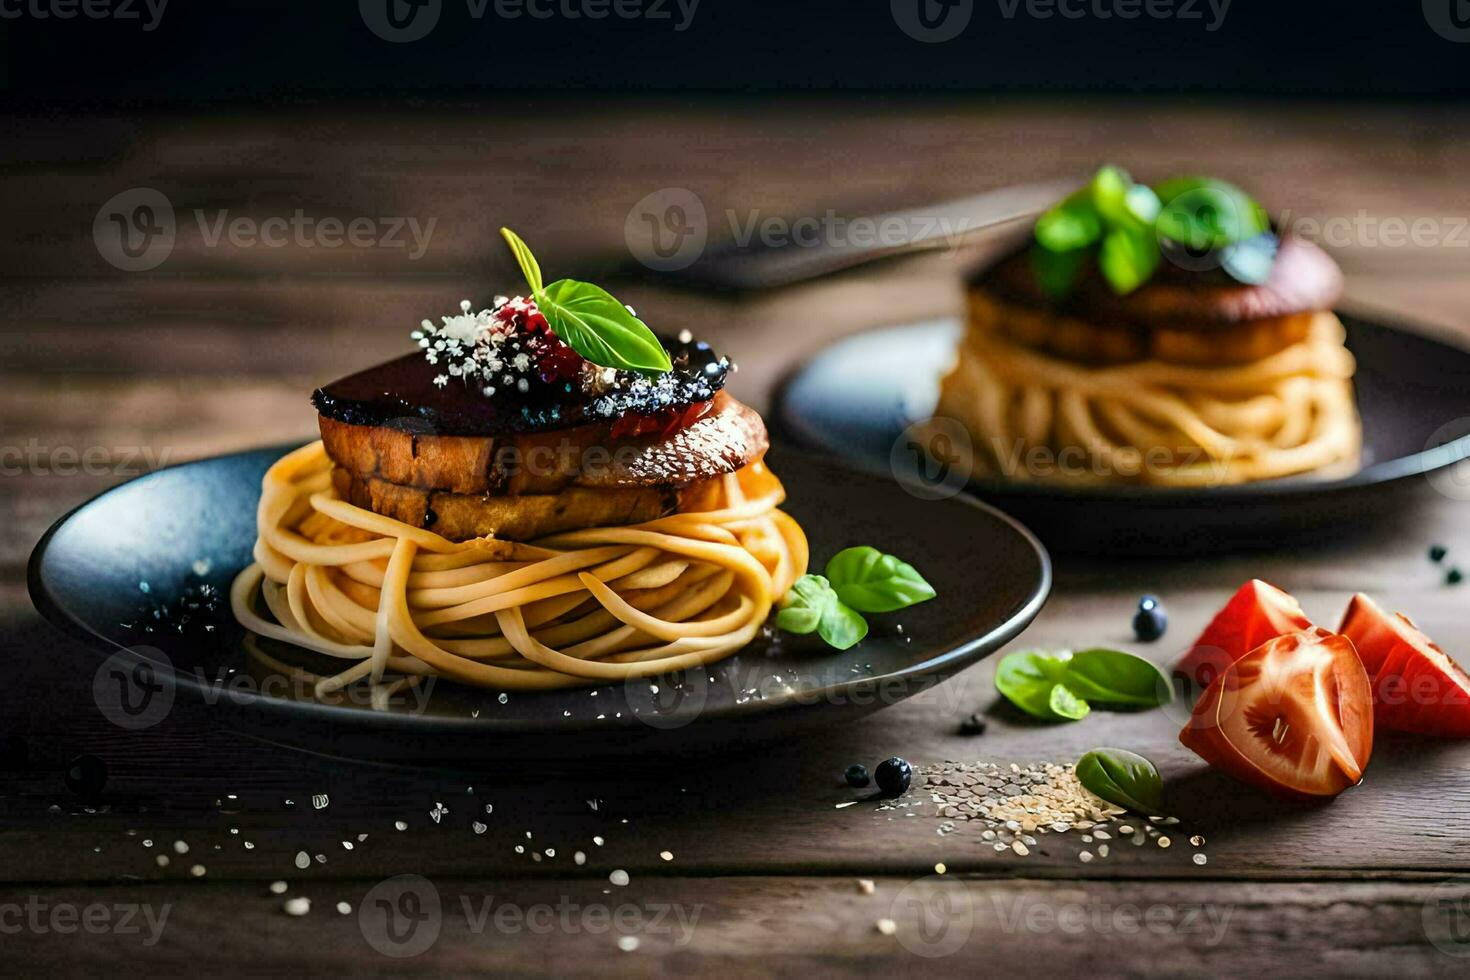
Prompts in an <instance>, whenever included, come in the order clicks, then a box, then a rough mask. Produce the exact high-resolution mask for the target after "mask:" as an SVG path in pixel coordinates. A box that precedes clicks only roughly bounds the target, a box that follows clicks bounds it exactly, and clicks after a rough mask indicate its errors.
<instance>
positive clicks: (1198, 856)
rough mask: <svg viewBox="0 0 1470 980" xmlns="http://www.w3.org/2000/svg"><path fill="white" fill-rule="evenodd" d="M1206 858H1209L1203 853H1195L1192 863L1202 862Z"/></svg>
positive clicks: (1206, 859)
mask: <svg viewBox="0 0 1470 980" xmlns="http://www.w3.org/2000/svg"><path fill="white" fill-rule="evenodd" d="M1208 860H1209V858H1207V857H1205V856H1204V855H1203V854H1196V855H1195V856H1194V863H1195V864H1204V863H1205V862H1206V861H1208Z"/></svg>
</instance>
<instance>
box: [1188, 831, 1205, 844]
mask: <svg viewBox="0 0 1470 980" xmlns="http://www.w3.org/2000/svg"><path fill="white" fill-rule="evenodd" d="M1189 842H1190V843H1191V844H1193V845H1194V846H1195V847H1204V846H1205V839H1204V837H1202V836H1201V835H1199V834H1195V835H1194V836H1193V837H1191V838H1190V839H1189Z"/></svg>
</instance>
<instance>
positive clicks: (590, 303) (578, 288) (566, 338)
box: [536, 279, 673, 374]
mask: <svg viewBox="0 0 1470 980" xmlns="http://www.w3.org/2000/svg"><path fill="white" fill-rule="evenodd" d="M536 305H537V306H538V307H539V308H540V310H541V313H542V315H543V316H545V317H546V320H547V322H548V323H550V324H551V329H552V332H554V333H555V334H556V335H557V336H558V337H560V338H561V339H562V341H563V342H564V343H565V344H566V345H567V346H568V347H570V348H571V349H572V350H574V351H576V352H577V353H578V354H581V355H582V356H583V357H584V358H586V359H587V360H589V361H591V362H592V363H593V364H600V365H602V366H603V367H610V368H622V369H624V370H628V371H642V372H644V373H645V374H662V373H663V372H665V371H668V370H669V369H670V368H672V367H673V365H672V364H671V363H670V361H669V353H668V351H666V350H664V346H663V344H661V343H659V341H658V338H657V337H655V336H654V335H653V331H652V330H649V329H648V327H647V326H646V325H644V323H643V321H642V320H640V319H638V318H637V317H636V316H634V315H633V314H632V313H630V312H628V308H627V307H626V306H624V305H623V304H622V303H620V302H618V300H617V299H616V298H615V297H614V296H613V295H612V294H611V293H609V292H608V291H607V290H606V289H603V288H602V287H601V286H595V285H593V284H592V283H590V282H578V281H577V280H575V279H558V280H557V281H556V282H554V283H552V284H551V285H549V286H547V287H546V288H545V289H544V290H542V291H540V292H538V293H537V294H536Z"/></svg>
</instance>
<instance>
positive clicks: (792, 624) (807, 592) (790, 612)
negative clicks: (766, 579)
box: [776, 575, 837, 633]
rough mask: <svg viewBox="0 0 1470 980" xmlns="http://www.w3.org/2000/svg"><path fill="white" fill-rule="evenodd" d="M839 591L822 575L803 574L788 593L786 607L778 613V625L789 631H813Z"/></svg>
mask: <svg viewBox="0 0 1470 980" xmlns="http://www.w3.org/2000/svg"><path fill="white" fill-rule="evenodd" d="M836 598H837V593H835V592H833V591H832V587H831V586H830V585H828V584H827V580H826V579H825V578H823V577H822V576H820V575H803V576H802V577H801V578H799V579H797V580H796V582H795V583H793V584H792V586H791V589H790V591H788V592H787V593H786V598H785V600H784V601H785V603H786V605H785V607H784V608H783V609H782V610H781V611H780V612H778V613H777V614H776V625H777V626H778V627H779V628H781V629H783V630H785V631H786V632H788V633H811V632H814V631H815V630H816V628H817V624H818V623H819V622H821V621H822V612H823V610H825V609H826V608H827V606H828V605H829V604H830V603H832V602H833V601H835V600H836Z"/></svg>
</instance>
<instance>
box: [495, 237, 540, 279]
mask: <svg viewBox="0 0 1470 980" xmlns="http://www.w3.org/2000/svg"><path fill="white" fill-rule="evenodd" d="M500 237H502V238H504V239H505V242H506V244H507V245H509V246H510V251H511V254H513V255H514V256H515V257H516V263H517V264H518V265H519V266H520V267H521V275H523V276H525V277H526V285H528V286H530V287H531V292H532V293H539V292H541V266H540V264H539V263H537V261H536V256H534V255H532V254H531V247H530V246H529V245H527V244H526V243H525V242H523V241H521V236H520V235H517V234H516V233H515V232H513V231H511V230H510V229H509V228H502V229H500Z"/></svg>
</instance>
